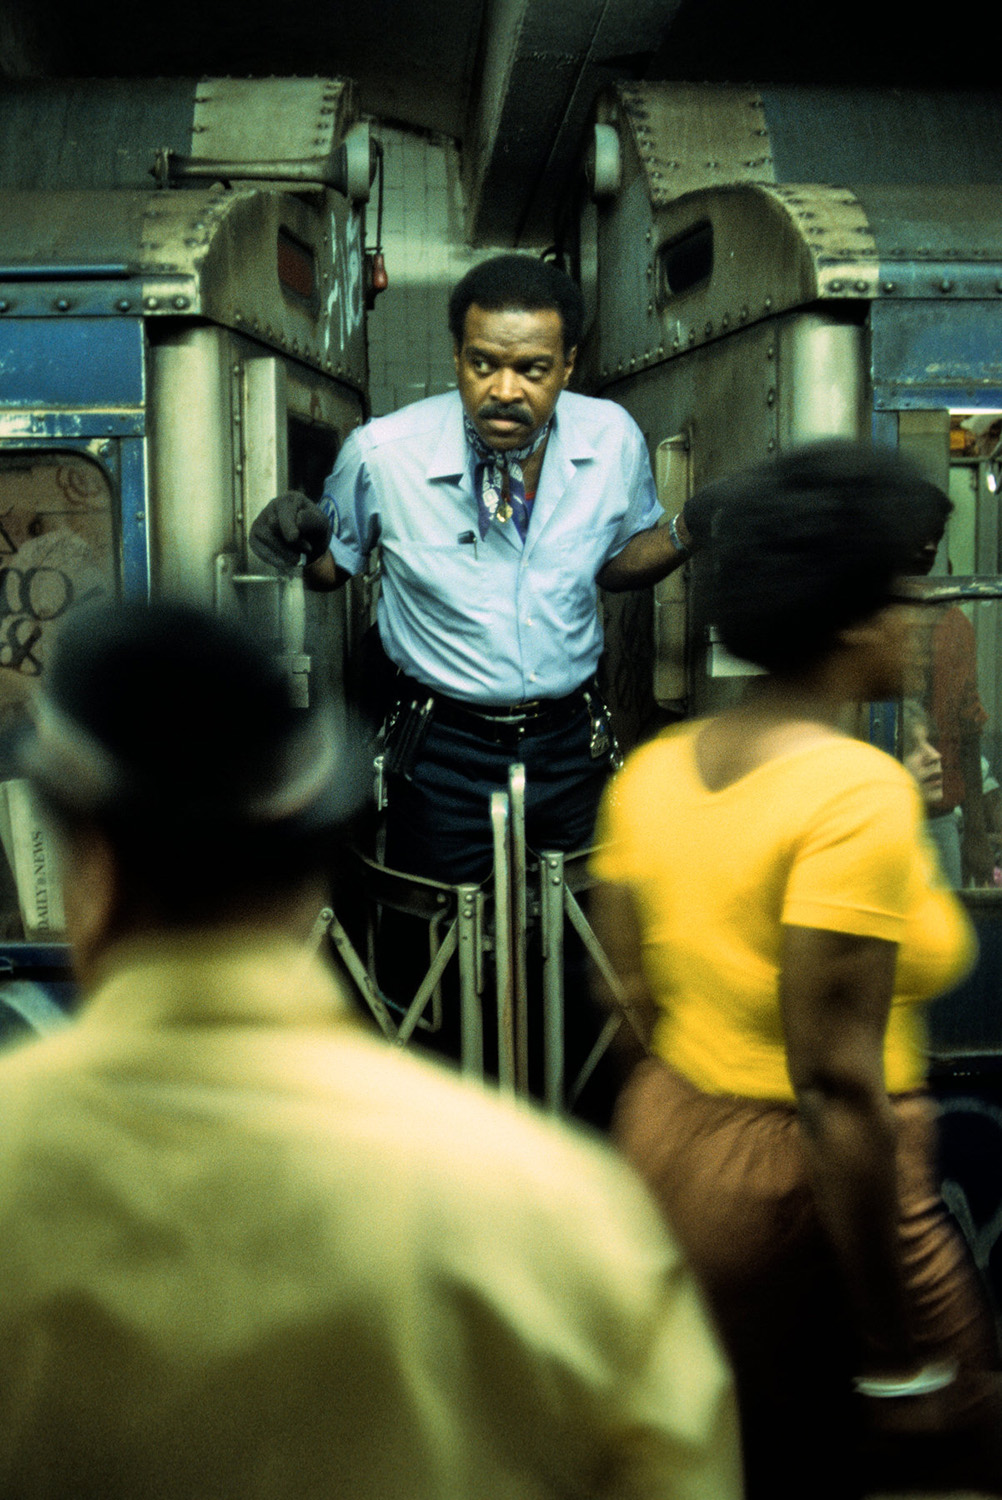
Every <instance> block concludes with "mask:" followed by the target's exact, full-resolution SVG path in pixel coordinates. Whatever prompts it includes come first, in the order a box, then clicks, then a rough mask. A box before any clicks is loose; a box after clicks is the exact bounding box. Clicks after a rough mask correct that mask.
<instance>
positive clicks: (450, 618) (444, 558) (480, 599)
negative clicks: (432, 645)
mask: <svg viewBox="0 0 1002 1500" xmlns="http://www.w3.org/2000/svg"><path fill="white" fill-rule="evenodd" d="M469 535H470V538H471V540H469V541H462V542H460V541H458V540H457V541H455V542H450V543H428V542H413V541H408V542H407V544H406V546H405V547H401V548H399V549H394V551H393V554H392V557H391V558H390V559H387V560H386V561H384V570H385V569H387V567H388V568H389V570H391V571H392V575H393V579H394V582H395V583H396V585H397V587H398V589H399V592H400V594H401V596H402V597H404V598H406V599H407V600H408V601H409V603H410V606H411V607H412V608H415V609H418V610H421V611H424V612H427V613H428V614H431V615H433V616H434V617H435V619H436V620H437V621H438V622H439V623H440V624H441V625H442V627H443V628H452V629H459V628H462V629H464V630H467V629H469V626H470V624H471V623H476V624H479V625H484V626H490V624H491V623H492V621H493V620H494V617H495V614H496V610H497V605H498V601H499V596H500V587H499V570H498V568H497V566H496V563H494V562H492V559H491V558H490V557H488V556H487V548H486V547H485V546H484V544H483V543H482V542H481V541H480V539H479V537H478V536H477V533H476V532H472V531H471V532H470V533H469ZM473 538H476V539H475V540H474V539H473Z"/></svg>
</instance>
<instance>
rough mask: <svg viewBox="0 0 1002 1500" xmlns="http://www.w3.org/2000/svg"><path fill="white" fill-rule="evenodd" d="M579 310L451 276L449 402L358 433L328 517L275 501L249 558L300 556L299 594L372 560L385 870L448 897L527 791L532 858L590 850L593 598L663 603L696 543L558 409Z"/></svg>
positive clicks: (602, 754) (571, 402) (491, 271)
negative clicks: (496, 815) (510, 805)
mask: <svg viewBox="0 0 1002 1500" xmlns="http://www.w3.org/2000/svg"><path fill="white" fill-rule="evenodd" d="M583 314H584V306H583V301H582V297H581V293H580V290H579V289H578V287H577V286H576V285H575V284H574V282H573V281H571V279H570V278H569V277H568V276H566V275H564V273H563V272H562V271H560V270H558V269H557V268H556V267H555V266H553V265H549V264H546V263H544V262H542V261H538V260H535V259H533V258H531V257H529V256H526V255H505V256H498V257H495V258H494V259H492V260H489V261H485V262H483V263H482V264H481V265H479V266H476V267H474V269H473V270H472V271H470V272H468V273H467V275H466V276H464V277H463V279H462V281H460V282H459V284H458V285H457V286H456V288H455V289H454V291H453V293H452V297H451V299H450V304H449V324H450V330H451V332H452V336H453V346H454V356H455V363H456V378H457V387H458V389H457V390H456V391H454V392H450V393H448V394H446V395H441V396H432V397H430V398H429V399H428V400H425V401H418V402H416V403H415V404H414V405H412V406H408V407H405V408H404V409H403V410H402V411H399V412H396V413H395V414H393V415H392V416H387V417H381V418H377V419H376V420H375V421H373V422H370V423H368V424H367V425H366V426H365V427H363V428H361V429H359V430H358V431H356V432H353V433H352V434H351V436H350V437H349V438H348V440H347V441H346V442H345V445H344V447H343V449H342V451H341V454H340V456H339V457H338V461H337V463H336V465H335V467H334V471H333V473H332V474H331V476H330V478H329V479H328V481H327V483H326V485H325V486H324V494H323V499H322V501H321V504H320V505H319V506H317V505H314V504H313V503H312V502H311V501H309V500H307V499H306V498H305V497H304V496H302V495H298V494H295V493H293V494H289V495H283V496H279V497H278V498H277V499H276V500H274V501H272V502H271V503H270V505H269V506H267V507H266V508H265V510H264V511H263V512H262V514H261V516H260V517H259V519H258V521H257V522H256V523H255V525H254V528H253V530H252V533H251V541H252V544H253V545H254V547H255V550H257V551H258V553H259V554H260V555H261V556H262V557H264V558H265V560H266V561H269V562H273V563H276V564H278V565H280V566H281V565H290V564H295V563H296V562H299V561H300V560H301V558H304V559H305V561H306V563H307V566H306V569H305V573H304V581H305V582H306V584H307V586H308V587H311V588H336V587H338V585H339V584H341V583H343V582H344V581H345V580H346V579H347V578H348V577H351V576H353V575H355V574H357V573H358V572H360V571H361V569H362V568H363V567H364V565H365V560H366V557H367V555H368V553H369V552H370V551H371V550H372V548H373V547H375V546H376V545H377V544H378V545H379V548H380V552H381V559H382V573H381V591H380V599H379V615H378V619H379V635H380V639H381V642H382V647H383V650H384V651H385V654H386V656H387V657H388V658H389V661H390V663H391V664H392V666H393V667H394V668H396V669H397V677H396V681H395V687H394V691H395V694H396V697H397V703H396V706H395V707H394V708H393V709H392V710H391V713H390V716H389V719H388V729H387V736H386V742H385V760H386V769H387V778H386V786H387V808H386V846H385V860H386V863H387V865H389V866H390V867H391V868H394V869H397V870H403V871H407V872H409V873H412V874H416V875H423V876H427V877H429V878H431V879H435V880H440V881H444V882H446V883H449V884H458V883H460V882H461V881H482V880H484V879H485V878H486V877H487V876H488V875H489V874H490V870H491V866H492V863H493V841H492V832H491V824H490V798H491V793H492V792H493V791H494V790H497V789H506V788H507V785H508V772H509V767H510V766H511V765H512V764H513V763H514V762H516V761H518V762H521V763H522V764H523V765H524V766H525V772H526V801H525V812H526V840H527V843H528V845H529V847H530V848H531V849H534V850H537V851H539V850H543V849H562V850H565V851H568V850H575V849H583V848H587V846H588V845H589V843H590V842H591V838H592V833H593V828H594V821H595V815H596V811H597V807H598V801H599V797H600V795H601V791H602V786H603V784H604V782H605V779H606V777H607V775H608V772H609V769H610V766H611V762H612V755H613V750H614V742H613V740H612V736H611V732H610V728H609V722H608V714H607V711H606V709H605V707H604V705H603V703H602V699H601V696H600V694H599V692H598V688H597V684H596V682H595V670H596V667H597V665H598V660H599V656H600V654H601V650H602V631H601V626H600V623H599V618H598V612H597V608H596V605H597V598H598V588H599V587H600V586H601V587H602V588H605V589H612V590H619V589H632V588H641V587H644V586H647V585H649V584H652V583H655V582H656V581H657V580H658V579H660V578H663V577H664V576H665V575H666V574H667V573H669V572H671V570H672V569H673V568H675V567H677V566H678V565H679V564H680V563H681V562H682V561H683V560H684V559H685V558H686V557H687V556H688V552H689V548H690V547H691V545H692V543H693V540H694V538H693V536H692V534H691V529H690V525H689V523H692V525H693V526H695V528H696V530H697V532H698V533H699V534H698V537H697V538H696V539H697V540H700V541H702V540H703V535H702V533H703V530H704V529H705V528H703V527H701V526H700V524H699V522H700V517H699V516H690V514H689V511H688V510H687V511H686V512H685V513H684V514H681V515H679V516H676V517H674V518H673V519H672V520H671V521H670V522H669V523H668V524H667V525H665V526H659V525H658V522H659V520H661V519H662V512H661V507H660V505H659V504H658V500H657V496H656V494H655V489H654V481H653V478H652V475H651V466H650V459H649V457H648V454H647V448H646V444H645V442H644V438H643V435H642V433H641V432H640V429H639V428H638V427H637V425H636V423H635V422H634V421H633V419H632V417H630V416H629V415H628V414H627V413H626V411H625V410H624V409H623V408H622V407H621V406H619V405H617V404H616V403H615V402H612V401H602V400H595V399H593V398H591V397H588V396H580V395H575V394H572V393H571V392H569V391H567V389H566V387H567V384H568V382H569V381H570V378H571V374H572V372H573V369H574V360H575V356H576V353H577V344H578V340H579V338H580V335H581V329H582V323H583Z"/></svg>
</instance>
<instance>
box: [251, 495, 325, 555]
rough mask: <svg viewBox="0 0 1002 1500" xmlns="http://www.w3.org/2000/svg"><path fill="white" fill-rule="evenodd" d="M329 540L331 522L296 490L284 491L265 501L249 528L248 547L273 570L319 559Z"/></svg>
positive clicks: (316, 506)
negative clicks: (301, 560)
mask: <svg viewBox="0 0 1002 1500" xmlns="http://www.w3.org/2000/svg"><path fill="white" fill-rule="evenodd" d="M330 539H331V523H330V521H329V520H328V519H327V517H326V516H325V515H324V513H323V511H322V510H321V509H320V507H319V505H314V503H313V501H312V500H308V499H307V498H306V496H305V495H303V494H300V492H299V490H288V491H287V492H286V493H285V494H284V495H278V496H276V498H275V499H274V500H269V501H268V504H267V505H266V506H265V508H264V510H263V511H262V512H261V514H260V515H259V516H258V518H257V520H256V521H255V522H254V523H253V525H252V526H251V529H250V544H251V547H252V548H253V550H254V551H255V552H256V553H257V555H258V557H260V558H262V559H263V561H264V562H266V563H271V564H272V565H273V566H274V567H276V568H294V567H295V566H296V564H297V563H298V562H299V561H300V559H301V558H303V557H305V559H306V561H307V562H308V563H311V562H316V560H317V558H318V557H323V555H324V553H325V552H326V551H327V546H328V543H329V542H330Z"/></svg>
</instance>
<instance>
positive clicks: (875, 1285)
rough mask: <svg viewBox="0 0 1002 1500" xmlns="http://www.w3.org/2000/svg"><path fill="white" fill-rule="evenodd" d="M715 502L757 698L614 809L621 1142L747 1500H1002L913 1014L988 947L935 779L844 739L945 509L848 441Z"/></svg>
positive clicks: (886, 670)
mask: <svg viewBox="0 0 1002 1500" xmlns="http://www.w3.org/2000/svg"><path fill="white" fill-rule="evenodd" d="M712 503H713V507H714V508H715V509H714V522H713V540H712V544H711V546H710V547H709V549H708V551H707V553H706V557H705V562H704V571H705V573H706V575H707V576H706V579H705V583H706V590H705V593H706V596H707V597H708V599H709V608H710V619H712V621H713V622H714V623H715V624H716V626H717V628H718V630H719V633H720V636H721V638H722V640H723V641H724V643H725V645H726V646H727V647H728V648H729V649H730V650H731V651H732V652H734V653H735V654H736V655H738V656H740V657H742V658H744V659H746V660H748V661H750V662H753V663H755V664H757V665H758V666H760V667H762V668H764V669H765V673H766V675H765V676H762V677H759V678H756V679H754V681H753V685H752V688H751V690H750V691H749V692H748V694H747V696H746V697H745V699H744V700H743V701H742V702H741V703H740V704H739V705H738V706H735V707H733V708H729V709H727V710H725V711H724V712H722V713H720V714H719V715H718V716H717V717H715V718H710V719H706V720H701V721H695V722H690V723H687V724H684V725H681V726H678V727H676V728H673V729H670V730H668V731H667V732H665V733H664V734H662V735H660V736H659V737H658V738H656V739H655V740H653V741H652V742H651V743H649V744H647V745H645V746H643V747H642V748H641V749H639V750H638V751H636V752H635V753H634V755H633V756H632V757H631V758H630V759H629V760H628V761H627V764H626V766H625V768H624V770H623V771H622V772H621V774H620V775H619V777H617V778H616V780H615V782H614V783H613V784H612V786H611V787H610V789H609V792H608V794H607V797H606V801H605V806H604V809H603V814H602V819H601V821H600V825H599V826H600V847H599V849H598V851H597V853H596V855H595V857H594V869H595V873H596V874H597V876H598V878H599V882H600V884H599V886H598V888H597V890H596V891H595V893H594V904H593V918H594V922H595V925H596V928H597V930H598V932H599V935H600V937H601V938H602V940H603V943H604V946H605V947H606V950H607V952H608V953H609V955H610V957H611V959H612V961H613V965H614V967H615V969H616V970H617V972H618V975H619V978H620V981H621V986H622V990H621V995H620V1001H621V1003H623V1004H624V1005H625V1006H626V1007H627V1008H628V1009H629V1010H630V1011H631V1012H632V1020H633V1021H634V1023H635V1026H636V1027H637V1029H638V1030H639V1031H640V1033H641V1034H642V1035H643V1036H644V1038H645V1040H646V1041H647V1043H648V1051H649V1055H648V1057H647V1058H646V1059H645V1060H644V1061H643V1062H642V1063H641V1064H640V1065H639V1066H638V1067H637V1069H636V1070H635V1072H634V1073H633V1074H632V1076H631V1078H630V1080H629V1082H628V1083H627V1086H626V1088H625V1090H624V1093H623V1096H622V1099H621V1101H620V1105H619V1108H618V1112H617V1119H616V1121H615V1126H614V1128H615V1131H616V1134H617V1137H618V1139H619V1141H620V1143H621V1145H622V1147H623V1148H624V1149H625V1151H626V1152H627V1154H628V1155H629V1156H630V1157H631V1158H632V1159H633V1161H634V1162H635V1164H636V1165H637V1166H638V1167H639V1169H640V1171H641V1173H642V1174H643V1175H644V1176H645V1177H646V1179H647V1181H648V1182H649V1184H650V1186H651V1187H652V1189H653V1191H654V1193H655V1194H656V1196H657V1197H658V1199H659V1200H660V1202H661V1203H662V1205H663V1208H664V1210H665V1212H666V1214H667V1216H668V1217H669V1219H670V1220H671V1222H672V1223H673V1225H674V1226H675V1228H676V1230H677V1232H678V1233H679V1235H680V1236H681V1238H682V1241H683V1243H684V1244H685V1245H686V1246H687V1248H688V1251H689V1254H690V1256H691V1258H692V1260H693V1262H694V1264H695V1266H696V1268H697V1269H698V1270H699V1272H700V1273H701V1275H702V1278H703V1282H704V1285H705V1288H706V1291H707V1294H708V1296H709V1299H710V1301H711V1304H712V1306H713V1308H714V1311H715V1313H716V1316H717V1320H718V1323H719V1326H720V1331H721V1333H722V1336H723V1338H724V1341H725V1343H726V1345H727V1347H728V1349H729V1352H730V1355H731V1358H732V1361H733V1364H734V1368H735V1373H736V1376H737V1381H738V1389H739V1395H740V1399H741V1405H742V1420H743V1434H744V1445H745V1465H746V1481H747V1486H748V1495H749V1497H750V1500H758V1497H762V1500H765V1497H768V1500H784V1497H788V1496H790V1497H792V1496H797V1497H798V1500H800V1497H807V1496H810V1497H811V1500H815V1497H820V1496H831V1497H835V1496H838V1497H846V1496H851V1495H854V1494H859V1493H862V1492H863V1491H864V1489H865V1488H866V1487H867V1486H869V1485H872V1484H874V1483H877V1482H890V1481H893V1482H897V1481H898V1480H903V1479H904V1478H906V1477H907V1476H906V1475H905V1470H904V1468H903V1467H902V1465H905V1466H907V1464H908V1463H909V1461H910V1460H914V1469H915V1473H916V1474H917V1475H920V1476H921V1478H922V1479H923V1480H924V1481H927V1482H928V1483H929V1484H931V1485H932V1484H935V1483H937V1482H939V1483H943V1484H949V1483H953V1482H954V1481H956V1480H957V1479H958V1476H961V1477H962V1478H963V1479H964V1480H965V1481H966V1480H968V1479H969V1478H970V1476H971V1475H972V1474H976V1476H977V1478H978V1479H979V1481H980V1482H981V1483H982V1485H987V1486H993V1485H995V1484H998V1486H999V1492H1002V1459H1000V1453H999V1431H1000V1429H1002V1405H999V1404H998V1394H997V1391H998V1379H997V1377H996V1376H995V1374H994V1373H993V1370H994V1366H995V1363H996V1357H995V1350H994V1344H993V1341H992V1337H991V1333H990V1325H989V1322H988V1320H987V1319H986V1316H985V1310H984V1307H983V1305H982V1302H981V1299H980V1294H979V1291H978V1288H977V1285H976V1282H975V1279H974V1277H973V1275H972V1274H971V1273H970V1271H969V1269H968V1266H967V1262H966V1252H965V1249H964V1246H963V1244H962V1242H961V1241H960V1239H959V1236H957V1235H956V1233H955V1232H954V1230H953V1229H952V1227H951V1225H950V1223H949V1221H948V1219H947V1217H946V1212H945V1209H944V1207H943V1204H942V1202H941V1200H940V1199H939V1196H938V1193H937V1191H936V1189H935V1185H934V1178H933V1151H934V1138H933V1132H934V1121H933V1115H934V1111H933V1106H932V1105H931V1103H930V1102H929V1100H928V1096H927V1095H926V1093H925V1092H924V1088H923V1081H924V1033H923V1027H922V1003H923V1002H925V1001H927V1000H929V999H931V998H932V997H933V996H934V995H938V994H940V993H942V992H943V991H944V990H945V989H948V988H949V987H950V986H951V985H953V984H954V983H955V982H956V981H957V980H958V979H959V978H960V977H961V976H962V975H963V974H964V973H965V972H966V970H967V969H968V967H969V966H970V964H971V963H972V961H973V956H974V942H973V935H972V932H971V928H970V924H969V922H968V920H967V918H966V916H965V914H964V911H963V909H962V907H961V906H960V905H959V904H958V903H957V901H956V899H955V898H954V896H953V895H952V894H951V893H950V892H949V891H948V890H947V889H946V888H945V887H943V886H942V885H941V883H940V882H939V880H938V878H937V875H936V871H935V866H934V863H933V857H932V852H931V850H930V848H929V847H928V846H927V845H926V843H925V840H924V838H923V836H922V833H921V824H922V806H921V802H920V798H919V795H918V791H917V788H916V785H915V783H914V780H913V779H912V777H911V776H910V775H909V774H908V772H907V771H906V770H905V769H904V767H903V766H901V765H900V764H899V763H898V762H897V761H895V760H894V759H893V758H892V757H890V756H888V755H885V754H884V753H883V752H882V751H880V750H877V749H875V748H874V747H873V746H871V745H868V744H865V743H863V742H862V741H860V740H857V739H854V738H852V737H851V736H849V735H847V734H846V733H845V732H844V729H843V728H842V725H843V723H844V721H845V718H846V713H847V711H848V710H850V709H851V706H852V705H854V704H857V703H860V702H865V701H867V700H874V699H883V698H888V697H893V696H895V695H897V694H899V693H900V691H901V684H902V678H903V674H904V670H905V667H906V665H907V653H908V649H909V648H908V641H909V633H910V620H909V615H910V613H911V611H910V610H909V609H908V608H907V607H906V606H903V605H901V604H898V603H894V602H893V599H894V594H895V585H896V580H897V579H898V577H899V576H900V575H902V574H905V573H907V572H909V571H911V570H913V567H914V563H915V559H916V555H917V553H918V552H919V551H920V550H921V546H922V543H923V542H924V541H925V539H926V538H927V536H928V535H929V534H931V532H932V531H934V530H935V529H936V525H937V524H938V526H939V528H940V529H941V528H942V522H943V519H944V517H945V514H946V513H947V511H948V510H949V501H948V500H947V499H946V497H945V496H944V495H943V494H942V493H941V492H940V491H939V490H938V489H936V488H935V487H934V486H931V485H929V484H927V483H925V482H924V481H923V480H921V479H919V478H917V476H915V475H914V474H913V473H912V472H911V471H910V470H909V469H908V468H907V467H906V466H905V465H904V464H903V463H902V462H901V461H899V460H898V458H897V457H896V456H894V455H880V454H877V453H875V452H873V451H872V450H869V449H865V448H862V447H858V446H856V445H852V444H848V443H840V442H829V443H824V444H818V445H813V446H811V447H808V448H805V449H802V450H799V451H796V452H793V453H791V454H789V455H786V456H784V457H783V458H781V459H780V460H779V461H778V462H776V463H774V464H771V465H769V466H766V467H763V468H762V469H759V470H754V471H752V472H751V473H749V474H746V475H743V476H740V477H738V478H736V479H734V480H733V481H730V482H728V483H727V484H724V485H721V486H718V487H715V489H714V494H713V501H712ZM993 1403H994V1404H993ZM902 1432H906V1433H908V1434H910V1435H909V1437H908V1440H907V1442H904V1443H903V1442H902V1441H901V1440H900V1434H901V1433H902ZM805 1455H807V1459H806V1463H805ZM881 1466H883V1469H882V1467H881ZM888 1470H889V1472H888ZM913 1477H914V1476H913Z"/></svg>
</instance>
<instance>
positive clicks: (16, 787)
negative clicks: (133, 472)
mask: <svg viewBox="0 0 1002 1500" xmlns="http://www.w3.org/2000/svg"><path fill="white" fill-rule="evenodd" d="M113 514H114V510H113V505H112V494H111V490H110V488H109V485H108V481H107V478H106V476H105V473H104V471H103V470H102V469H101V467H100V466H99V465H98V464H96V463H94V462H93V461H92V460H91V459H89V458H87V457H86V456H85V455H83V454H78V453H72V452H65V451H39V450H35V449H32V450H26V449H22V450H19V451H8V452H2V453H0V747H3V746H5V745H6V744H7V743H8V737H9V734H10V732H11V731H12V730H13V729H15V728H16V725H17V721H18V719H19V717H20V715H21V714H22V712H23V710H24V705H25V702H26V699H27V698H28V696H29V694H30V693H31V692H32V689H33V688H34V686H35V685H36V684H37V682H38V681H39V679H40V678H41V677H42V675H43V674H44V671H45V665H46V662H47V660H48V658H49V656H50V655H51V652H52V647H53V643H54V641H55V638H56V634H57V632H58V630H59V625H60V621H61V620H62V619H63V618H64V617H65V615H66V614H67V612H68V611H69V610H71V609H72V608H73V607H74V606H76V605H79V604H81V603H84V602H86V601H87V600H89V599H92V598H96V597H98V596H100V595H102V594H108V593H113V592H114V591H115V589H116V586H117V585H116V568H115V557H116V548H115V535H114V523H113ZM0 838H2V843H3V852H4V856H5V858H3V860H0V938H7V939H15V940H17V939H20V938H25V937H27V938H44V937H48V936H54V935H58V933H59V932H60V931H61V928H62V911H61V902H60V898H59V894H58V885H57V882H55V881H54V879H53V878H52V869H51V850H50V848H49V844H48V839H47V836H46V834H45V830H44V828H43V827H42V826H41V824H40V823H39V821H38V818H37V815H36V812H35V809H34V808H33V807H32V806H31V805H30V802H29V801H28V799H27V797H26V796H25V793H24V788H23V786H22V785H21V784H20V782H18V781H17V779H16V778H15V776H14V767H13V765H12V763H11V758H10V753H9V751H8V750H6V749H4V748H0Z"/></svg>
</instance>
